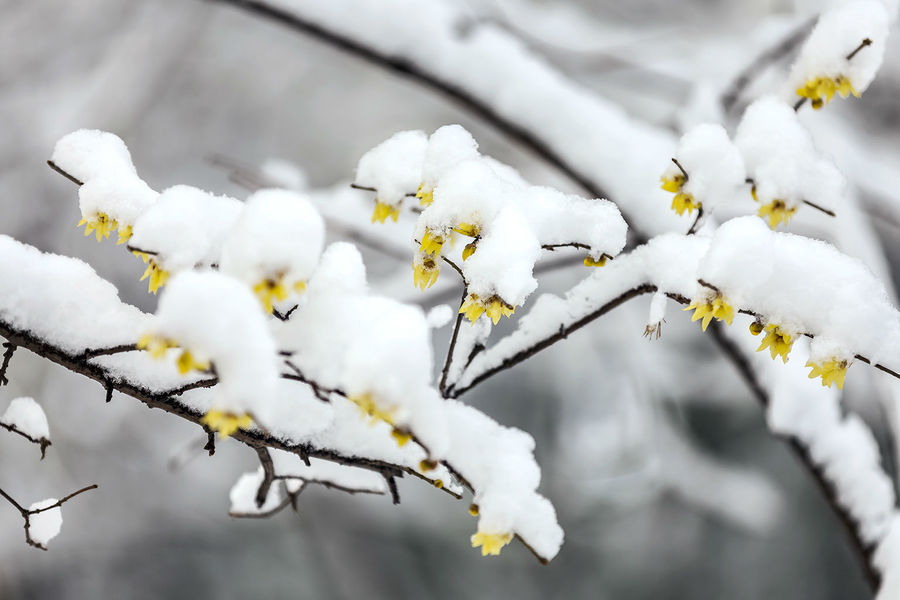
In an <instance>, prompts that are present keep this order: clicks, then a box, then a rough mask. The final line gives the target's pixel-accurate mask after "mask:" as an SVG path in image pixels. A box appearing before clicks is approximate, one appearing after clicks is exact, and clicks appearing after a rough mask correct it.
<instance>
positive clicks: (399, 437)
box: [391, 427, 412, 448]
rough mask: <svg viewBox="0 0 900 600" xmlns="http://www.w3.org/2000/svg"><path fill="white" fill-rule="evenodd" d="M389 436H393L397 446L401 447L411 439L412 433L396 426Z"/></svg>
mask: <svg viewBox="0 0 900 600" xmlns="http://www.w3.org/2000/svg"><path fill="white" fill-rule="evenodd" d="M391 437H393V438H394V441H396V442H397V446H399V447H400V448H402V447H403V446H405V445H406V444H407V442H409V440H411V439H412V434H411V433H410V432H408V431H404V430H402V429H397V428H396V427H395V428H394V429H393V430H391Z"/></svg>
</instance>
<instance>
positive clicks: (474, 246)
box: [462, 240, 478, 261]
mask: <svg viewBox="0 0 900 600" xmlns="http://www.w3.org/2000/svg"><path fill="white" fill-rule="evenodd" d="M476 250H478V240H475V241H474V242H469V243H468V244H466V247H465V248H463V251H462V259H463V261H466V260H469V257H470V256H472V255H473V254H475V251H476Z"/></svg>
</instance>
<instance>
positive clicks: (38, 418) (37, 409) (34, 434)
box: [0, 397, 50, 440]
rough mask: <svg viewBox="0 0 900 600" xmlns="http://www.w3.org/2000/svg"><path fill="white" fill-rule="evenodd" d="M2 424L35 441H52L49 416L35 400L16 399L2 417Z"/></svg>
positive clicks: (0, 421)
mask: <svg viewBox="0 0 900 600" xmlns="http://www.w3.org/2000/svg"><path fill="white" fill-rule="evenodd" d="M0 423H2V424H4V425H8V426H10V427H13V428H15V429H16V430H18V431H19V432H21V433H24V434H25V435H27V436H28V437H30V438H31V439H33V440H41V439H44V440H49V439H50V426H49V425H47V415H45V414H44V409H43V408H41V405H40V404H38V403H37V402H35V400H34V398H29V397H22V398H14V399H13V400H12V402H10V403H9V406H8V407H7V408H6V412H4V413H3V416H2V417H0Z"/></svg>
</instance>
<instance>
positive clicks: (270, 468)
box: [255, 446, 275, 508]
mask: <svg viewBox="0 0 900 600" xmlns="http://www.w3.org/2000/svg"><path fill="white" fill-rule="evenodd" d="M255 450H256V455H257V456H258V457H259V464H260V465H261V466H262V469H263V480H262V481H261V482H259V488H258V489H257V490H256V499H255V500H256V508H262V505H263V504H265V503H266V497H267V496H268V495H269V488H271V487H272V482H273V481H275V464H274V463H273V462H272V455H271V454H269V451H268V450H267V449H266V448H265V447H263V446H257V447H256V448H255Z"/></svg>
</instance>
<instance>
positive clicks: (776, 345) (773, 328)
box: [750, 323, 794, 363]
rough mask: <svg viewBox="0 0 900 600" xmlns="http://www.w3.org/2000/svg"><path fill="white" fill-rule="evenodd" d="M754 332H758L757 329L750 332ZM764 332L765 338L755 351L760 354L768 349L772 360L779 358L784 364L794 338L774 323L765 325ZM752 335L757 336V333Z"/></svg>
mask: <svg viewBox="0 0 900 600" xmlns="http://www.w3.org/2000/svg"><path fill="white" fill-rule="evenodd" d="M754 330H756V331H758V328H751V329H750V332H751V333H752V332H753V331H754ZM765 332H766V337H764V338H763V341H762V343H761V344H760V345H759V348H757V349H756V351H757V352H762V351H763V350H765V349H766V348H768V349H769V354H771V355H772V360H775V358H776V357H778V356H781V362H785V363H786V362H787V356H788V354H789V353H790V351H791V346H793V345H794V337H793V336H792V335H790V334H789V333H786V332H785V331H784V330H782V329H781V327H779V326H778V325H775V324H774V323H769V324H768V325H766V328H765ZM753 335H758V333H754V334H753Z"/></svg>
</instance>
